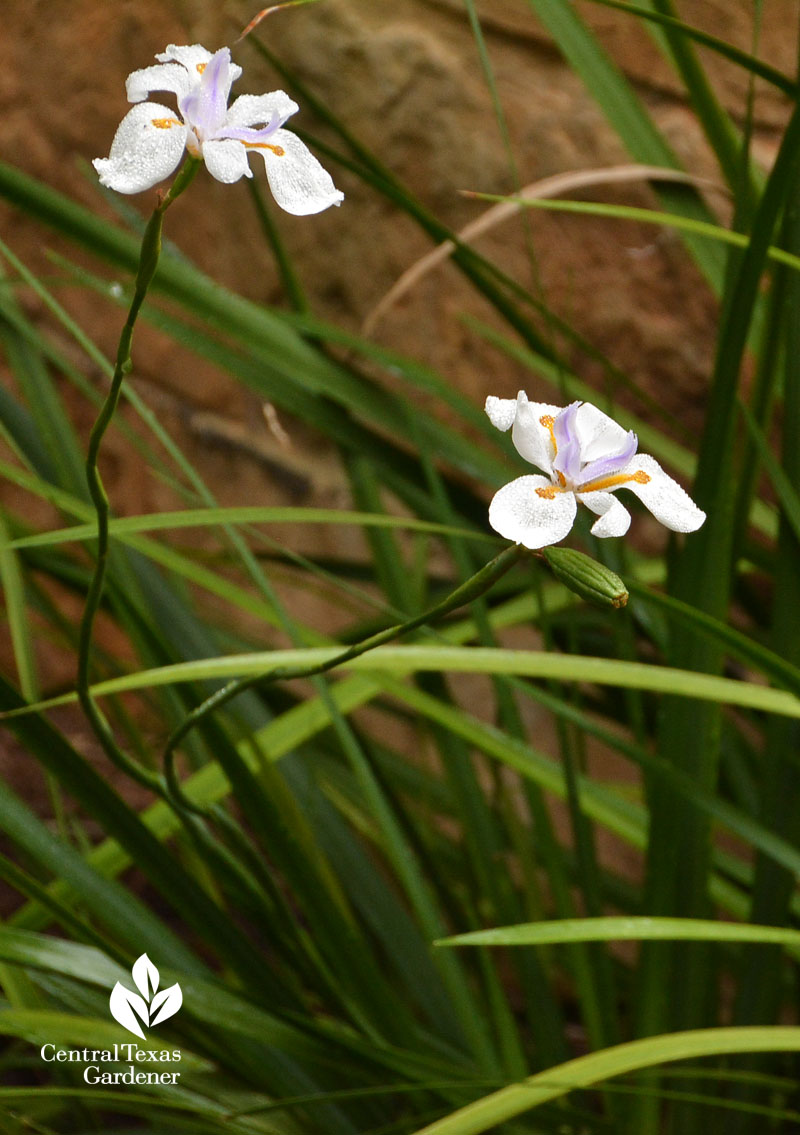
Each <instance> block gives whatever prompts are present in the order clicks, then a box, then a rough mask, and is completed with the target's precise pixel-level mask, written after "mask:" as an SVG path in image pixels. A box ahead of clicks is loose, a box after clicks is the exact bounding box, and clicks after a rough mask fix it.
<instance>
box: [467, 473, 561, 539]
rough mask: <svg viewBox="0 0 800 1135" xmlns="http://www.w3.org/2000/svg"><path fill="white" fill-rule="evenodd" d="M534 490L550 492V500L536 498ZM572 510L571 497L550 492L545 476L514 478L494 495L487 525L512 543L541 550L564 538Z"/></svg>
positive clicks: (543, 497)
mask: <svg viewBox="0 0 800 1135" xmlns="http://www.w3.org/2000/svg"><path fill="white" fill-rule="evenodd" d="M537 489H541V490H542V491H544V492H547V493H548V494H549V493H552V497H551V496H549V495H548V496H540V495H539V494H538V493H537V491H536V490H537ZM576 511H577V504H576V501H575V497H574V495H573V494H572V493H569V492H561V491H553V484H552V483H551V481H550V480H549V479H548V478H547V477H539V476H537V475H534V476H529V477H518V478H517V479H516V481H511V482H510V484H508V485H504V486H503V488H502V489H500V490H499V492H497V493H495V495H494V497H493V499H492V503H491V504H490V505H489V523H490V524H491V526H492V528H494V530H495V532H499V533H500V535H501V536H505V538H506V539H507V540H513V541H514V543H515V544H523V545H524V546H525V547H526V548H533V549H536V548H544V547H546V545H548V544H557V543H558V541H559V540H563V539H564V537H565V536H566V535H567V533H568V532H569V530H570V529H571V528H572V525H573V523H574V522H575V513H576Z"/></svg>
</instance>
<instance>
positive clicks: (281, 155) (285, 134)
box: [252, 130, 344, 217]
mask: <svg viewBox="0 0 800 1135" xmlns="http://www.w3.org/2000/svg"><path fill="white" fill-rule="evenodd" d="M272 146H275V147H276V148H277V150H278V152H276V151H275V150H273V149H271V148H270V147H272ZM252 149H253V150H254V152H255V153H257V154H261V156H262V158H263V159H264V164H265V165H266V167H267V179H268V181H269V187H270V189H271V190H272V196H273V197H274V198H275V200H276V201H277V203H278V204H279V205H280V207H281V208H282V209H285V210H286V212H287V213H293V214H294V215H295V216H296V217H306V216H308V215H309V214H311V213H321V212H322V210H323V209H327V208H328V207H329V206H330V205H340V204H341V203H342V201H343V200H344V193H341V192H340V191H339V190H338V189H337V188H336V186H335V185H334V184H333V181H332V179H331V175H330V174H329V173H328V171H327V170H325V169H323V168H322V166H321V165H320V164H319V162H318V161H317V159H316V158H315V157H314V155H313V154H312V153H311V151H310V150H309V149H308V147H307V146H306V145H305V143H303V142H301V141H300V139H299V138H298V137H297V135H296V134H292V133H291V131H289V130H276V131H275V133H274V134H273V135H271V137H270V142H269V145H262V146H253V147H252Z"/></svg>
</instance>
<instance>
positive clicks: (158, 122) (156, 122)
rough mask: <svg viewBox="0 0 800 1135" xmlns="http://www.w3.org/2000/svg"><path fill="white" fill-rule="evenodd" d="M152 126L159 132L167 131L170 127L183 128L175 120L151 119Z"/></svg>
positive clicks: (181, 124) (180, 123)
mask: <svg viewBox="0 0 800 1135" xmlns="http://www.w3.org/2000/svg"><path fill="white" fill-rule="evenodd" d="M150 121H151V122H152V124H153V126H157V127H158V129H159V130H169V129H170V127H171V126H183V123H182V122H179V121H178V119H177V118H151V119H150Z"/></svg>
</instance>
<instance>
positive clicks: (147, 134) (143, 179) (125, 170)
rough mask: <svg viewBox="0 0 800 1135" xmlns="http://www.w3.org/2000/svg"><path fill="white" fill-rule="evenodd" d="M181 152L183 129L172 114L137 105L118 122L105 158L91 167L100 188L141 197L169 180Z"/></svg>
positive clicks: (154, 104) (154, 106)
mask: <svg viewBox="0 0 800 1135" xmlns="http://www.w3.org/2000/svg"><path fill="white" fill-rule="evenodd" d="M157 124H158V125H157ZM185 148H186V127H185V126H184V125H183V123H182V122H179V121H178V120H177V119H176V117H175V112H174V111H173V110H170V109H169V107H166V106H161V105H160V104H159V103H157V102H140V103H138V104H137V105H136V106H135V107H134V108H133V109H132V110H129V111H128V113H127V114H126V115H125V117H124V118H123V120H122V122H120V124H119V127H118V128H117V132H116V134H115V135H114V141H113V142H112V143H111V153H110V155H109V157H107V158H95V160H94V162H93V163H92V164H93V166H94V168H95V169H96V170H97V172H98V173H99V174H100V184H101V185H106V186H108V188H109V189H116V191H117V192H118V193H141V192H142V191H143V190H145V189H152V187H153V186H154V185H158V183H159V181H163V180H164V178H165V177H169V175H170V174H171V173H172V171H173V170H174V169H175V168H176V167H177V165H178V163H179V162H180V160H181V158H182V157H183V152H184V149H185Z"/></svg>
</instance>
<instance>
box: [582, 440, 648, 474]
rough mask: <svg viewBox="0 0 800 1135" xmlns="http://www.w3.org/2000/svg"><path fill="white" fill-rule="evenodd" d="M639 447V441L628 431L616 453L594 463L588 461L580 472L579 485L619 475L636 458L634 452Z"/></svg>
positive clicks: (599, 458) (600, 458)
mask: <svg viewBox="0 0 800 1135" xmlns="http://www.w3.org/2000/svg"><path fill="white" fill-rule="evenodd" d="M638 445H639V439H638V438H637V436H636V434H635V433H634V432H633V430H629V431H628V434H627V436H626V438H625V441H624V442H623V443H622V445H621V446H620V448H619V450H618V451H617V452H616V453H610V454H609V455H608V456H607V457H598V458H597V460H596V461H589V462H588V463H587V464H586V465H584V467H583V468H582V469H581V472H580V480H579V484H580V485H588V484H589V483H590V482H591V481H598V480H601V479H602V478H603V477H611V476H613V475H614V474H615V473H619V471H620V469H624V468H625V466H626V465H627V464H628V462H629V461H631V460H632V458H634V457H635V456H636V450H637V448H638Z"/></svg>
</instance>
